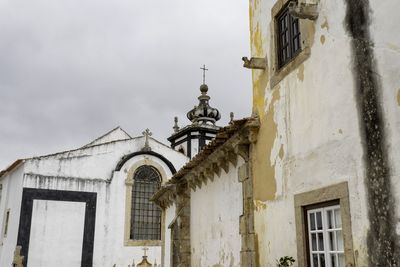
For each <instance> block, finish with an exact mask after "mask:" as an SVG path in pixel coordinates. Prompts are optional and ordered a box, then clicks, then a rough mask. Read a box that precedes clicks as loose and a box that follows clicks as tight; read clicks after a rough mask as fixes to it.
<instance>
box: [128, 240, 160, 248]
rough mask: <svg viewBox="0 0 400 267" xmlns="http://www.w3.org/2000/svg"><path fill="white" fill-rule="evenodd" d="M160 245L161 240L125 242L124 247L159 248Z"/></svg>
mask: <svg viewBox="0 0 400 267" xmlns="http://www.w3.org/2000/svg"><path fill="white" fill-rule="evenodd" d="M161 245H162V241H161V240H125V241H124V246H125V247H140V246H142V247H159V246H161Z"/></svg>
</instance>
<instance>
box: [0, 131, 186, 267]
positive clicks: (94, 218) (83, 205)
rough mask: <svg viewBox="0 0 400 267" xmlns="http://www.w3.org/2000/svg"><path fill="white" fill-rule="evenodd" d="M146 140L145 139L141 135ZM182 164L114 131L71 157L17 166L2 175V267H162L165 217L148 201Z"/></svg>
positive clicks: (157, 146) (156, 145) (162, 149)
mask: <svg viewBox="0 0 400 267" xmlns="http://www.w3.org/2000/svg"><path fill="white" fill-rule="evenodd" d="M145 134H147V133H146V132H145ZM187 161H188V158H187V157H186V156H185V155H183V154H182V153H179V152H177V151H175V150H173V149H171V148H169V147H168V146H166V145H164V144H162V143H160V142H158V141H156V140H154V139H153V138H150V137H149V136H146V137H145V136H141V137H135V138H132V137H130V136H129V135H128V134H126V133H125V132H124V131H123V130H122V129H120V128H116V129H114V130H113V131H111V132H109V133H107V134H106V135H104V136H102V137H101V138H99V139H97V140H95V141H94V142H92V143H90V144H88V145H86V146H84V147H82V148H79V149H75V150H71V151H65V152H61V153H56V154H53V155H47V156H42V157H34V158H30V159H24V160H19V161H16V162H15V164H13V165H12V166H10V168H8V169H7V170H5V171H3V172H2V173H1V187H2V188H1V202H0V203H1V205H0V210H1V214H5V216H4V217H3V220H2V221H1V226H2V228H1V229H2V235H1V241H0V242H1V246H0V266H12V262H13V260H14V259H15V258H17V257H14V252H15V250H16V247H17V246H18V247H20V256H23V257H24V260H23V264H24V265H23V266H32V267H35V266H37V267H44V266H66V267H67V266H68V267H71V266H110V267H112V266H124V267H127V266H128V265H129V266H132V264H133V263H136V264H137V263H139V262H140V261H141V259H142V256H143V255H144V251H143V250H142V249H143V248H146V249H148V250H147V251H146V254H147V257H148V260H149V261H150V262H152V263H158V264H160V263H161V261H162V254H161V246H162V242H163V241H162V240H163V237H162V236H161V230H160V229H161V227H163V223H164V221H163V217H162V214H161V212H160V210H159V209H158V208H157V207H156V206H155V205H154V204H152V203H151V202H149V200H148V199H149V197H150V196H151V195H152V194H153V193H154V192H155V191H156V190H157V188H158V187H159V186H160V185H161V184H163V183H165V182H166V181H167V180H168V179H169V178H170V177H171V176H172V175H173V174H174V173H175V172H176V170H177V169H179V168H180V167H181V166H182V165H183V164H184V163H185V162H187Z"/></svg>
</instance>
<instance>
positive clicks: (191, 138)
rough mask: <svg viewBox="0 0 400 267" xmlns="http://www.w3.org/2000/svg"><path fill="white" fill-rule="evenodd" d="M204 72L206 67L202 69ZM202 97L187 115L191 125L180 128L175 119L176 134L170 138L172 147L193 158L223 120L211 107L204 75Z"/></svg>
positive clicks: (214, 134) (201, 87) (212, 136)
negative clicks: (218, 122)
mask: <svg viewBox="0 0 400 267" xmlns="http://www.w3.org/2000/svg"><path fill="white" fill-rule="evenodd" d="M202 69H203V71H205V70H207V69H205V66H204V67H203V68H202ZM200 92H201V95H200V96H199V97H198V98H197V99H198V100H199V103H198V105H197V106H194V108H193V109H191V110H190V111H189V112H188V113H187V115H186V116H187V118H188V119H189V121H190V122H191V124H189V125H187V126H185V127H183V128H180V127H179V126H178V118H177V117H175V125H174V127H173V129H174V133H173V134H172V135H171V136H170V137H169V138H168V141H169V142H171V147H172V148H173V149H175V150H177V151H180V152H182V153H184V154H185V155H186V156H188V157H189V158H193V157H194V156H195V155H196V154H197V153H198V152H199V151H200V150H201V149H202V148H203V146H205V145H206V144H208V143H209V142H210V141H211V140H212V139H214V137H215V136H216V134H217V131H218V130H219V129H220V127H219V126H217V125H215V123H216V122H217V121H218V120H219V119H221V114H220V112H219V111H218V109H216V108H213V107H211V106H210V104H209V102H210V96H209V95H207V92H208V86H207V85H206V84H205V76H204V73H203V84H202V85H201V86H200Z"/></svg>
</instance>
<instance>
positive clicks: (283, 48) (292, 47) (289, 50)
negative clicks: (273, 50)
mask: <svg viewBox="0 0 400 267" xmlns="http://www.w3.org/2000/svg"><path fill="white" fill-rule="evenodd" d="M276 23H277V38H278V65H279V66H278V67H279V68H281V67H283V66H284V65H286V64H287V63H288V62H289V61H290V60H291V59H292V58H294V57H295V56H296V55H297V54H298V53H299V52H300V50H301V46H300V29H299V19H298V18H295V17H293V16H292V15H290V14H289V9H288V6H286V7H285V8H284V9H283V11H282V12H281V13H280V14H279V15H278V16H277V18H276Z"/></svg>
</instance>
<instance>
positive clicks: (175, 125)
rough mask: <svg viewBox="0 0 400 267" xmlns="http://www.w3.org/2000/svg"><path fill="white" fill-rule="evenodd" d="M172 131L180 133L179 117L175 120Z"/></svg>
mask: <svg viewBox="0 0 400 267" xmlns="http://www.w3.org/2000/svg"><path fill="white" fill-rule="evenodd" d="M172 129H174V132H175V133H177V132H178V131H179V126H178V117H175V118H174V127H172Z"/></svg>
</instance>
